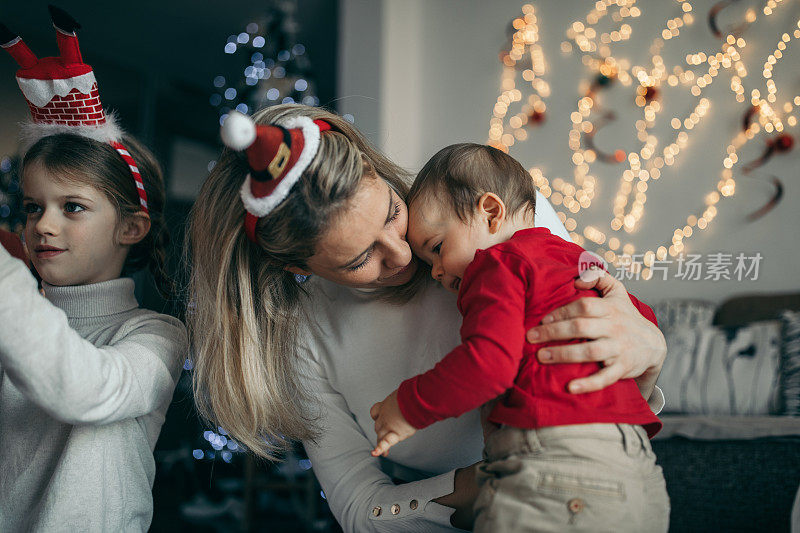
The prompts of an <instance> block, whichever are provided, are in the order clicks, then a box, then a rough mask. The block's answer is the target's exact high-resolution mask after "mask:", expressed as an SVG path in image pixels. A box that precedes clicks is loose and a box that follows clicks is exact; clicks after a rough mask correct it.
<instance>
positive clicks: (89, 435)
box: [0, 246, 187, 532]
mask: <svg viewBox="0 0 800 533" xmlns="http://www.w3.org/2000/svg"><path fill="white" fill-rule="evenodd" d="M133 289H134V283H133V280H131V279H129V278H119V279H115V280H111V281H106V282H103V283H96V284H92V285H84V286H72V287H54V286H50V285H45V289H44V292H45V297H46V298H43V297H42V295H41V294H40V293H39V291H38V289H37V287H36V281H35V280H34V278H33V276H32V275H31V273H30V272H29V271H28V269H27V268H26V267H25V265H24V264H23V263H22V262H21V261H19V260H17V259H13V258H12V257H11V256H10V255H9V254H8V252H7V251H6V250H5V249H4V248H3V247H2V246H0V531H3V532H14V531H66V530H69V531H115V532H116V531H146V530H147V528H148V527H149V525H150V521H151V519H152V514H153V499H152V494H151V490H152V486H153V478H154V476H155V463H154V461H153V447H154V446H155V443H156V440H157V438H158V434H159V432H160V431H161V425H162V424H163V422H164V415H165V413H166V411H167V408H168V407H169V403H170V400H171V399H172V393H173V391H174V388H175V384H176V382H177V379H178V375H179V373H180V369H181V362H182V360H183V358H185V356H186V353H187V339H186V330H185V328H184V326H183V324H182V323H181V322H180V321H179V320H177V319H175V318H172V317H170V316H166V315H160V314H157V313H155V312H153V311H148V310H145V309H139V306H138V303H137V302H136V299H135V297H134V294H133Z"/></svg>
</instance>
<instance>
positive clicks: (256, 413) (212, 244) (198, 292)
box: [187, 105, 415, 459]
mask: <svg viewBox="0 0 800 533" xmlns="http://www.w3.org/2000/svg"><path fill="white" fill-rule="evenodd" d="M299 115H302V116H308V117H310V118H312V119H314V120H316V119H323V120H325V121H327V122H328V123H330V125H331V126H332V130H331V131H327V132H325V133H323V134H322V135H321V139H320V146H319V150H318V152H317V155H316V157H315V158H314V159H313V161H312V162H311V164H310V165H309V166H308V168H307V169H306V170H305V171H304V172H303V174H302V176H301V177H300V180H299V181H298V183H297V184H295V186H294V187H293V188H292V190H291V192H290V193H289V196H288V197H287V198H286V200H284V201H283V202H282V203H281V204H280V205H279V206H278V207H277V208H276V209H275V210H274V211H272V212H271V213H270V214H268V215H267V216H265V217H263V218H261V219H259V221H258V224H257V225H256V239H257V241H258V244H255V243H253V242H251V241H250V240H248V238H247V236H246V235H245V233H244V229H243V221H244V216H245V210H244V206H243V204H242V201H241V199H240V197H239V189H240V187H241V186H242V183H243V181H244V179H245V176H246V175H247V172H248V167H247V163H246V160H245V159H244V157H243V156H242V155H241V154H238V153H234V152H232V151H230V150H228V149H225V150H224V151H223V153H222V154H221V156H220V158H219V160H218V162H217V164H216V166H215V167H214V169H213V170H212V171H211V174H210V175H209V176H208V179H206V181H205V183H204V184H203V186H202V188H201V190H200V193H199V195H198V198H197V201H196V202H195V204H194V207H193V208H192V211H191V213H190V215H189V225H188V230H187V231H188V239H187V242H188V243H189V246H190V247H191V248H190V249H189V250H188V253H189V254H190V261H191V265H192V268H191V275H190V280H189V309H187V322H188V325H189V334H190V338H191V341H192V348H193V358H194V374H193V375H194V378H193V384H194V393H195V402H196V404H197V407H198V410H199V412H200V414H201V415H202V416H203V417H204V418H205V419H206V420H207V421H209V422H210V423H212V424H214V425H219V426H221V427H223V428H224V429H225V431H227V432H228V433H229V434H230V435H232V436H233V437H234V438H235V439H237V440H238V441H239V442H241V443H242V444H244V445H245V446H246V447H247V448H248V449H249V450H251V451H252V452H254V453H256V454H257V455H259V456H262V457H265V458H267V459H276V458H277V457H278V455H279V454H280V452H282V451H284V450H285V449H286V447H287V446H288V445H289V443H290V442H291V441H292V440H304V439H313V438H314V437H315V436H316V435H317V429H316V425H315V418H314V416H313V415H312V414H311V413H310V412H309V411H308V410H307V407H308V406H309V405H312V404H311V403H309V400H310V398H309V395H308V394H307V391H305V390H304V388H303V386H302V385H301V383H300V380H299V371H300V368H299V365H300V364H301V361H300V360H299V357H298V351H297V332H298V321H299V320H300V298H301V295H303V287H302V285H301V284H299V283H298V282H297V280H296V279H295V275H294V274H292V273H291V272H288V271H287V270H286V267H287V266H296V267H300V268H306V267H307V265H306V261H307V260H308V258H309V257H311V256H312V255H314V252H315V248H316V245H317V242H318V239H319V238H320V236H322V235H323V233H324V232H325V230H326V228H327V226H328V224H329V223H330V222H331V220H332V219H333V217H335V216H336V215H337V213H339V212H340V210H341V209H342V208H343V207H344V206H345V205H346V204H347V202H348V201H349V200H350V199H351V198H352V197H353V196H354V195H355V193H356V191H357V189H358V186H359V184H360V183H361V179H362V177H364V176H379V177H381V178H383V179H384V180H385V181H386V182H387V183H388V184H389V185H390V186H391V187H392V188H394V189H395V190H396V191H397V192H398V194H400V196H402V197H405V195H406V194H407V192H408V179H407V178H408V177H407V175H406V174H405V172H404V171H403V170H402V169H400V168H399V167H397V166H396V165H394V164H393V163H392V162H391V161H389V160H388V159H387V158H386V157H384V156H383V155H381V154H380V153H379V152H378V151H377V150H375V149H374V148H373V147H372V146H370V144H369V143H368V141H367V140H366V139H365V138H364V136H363V135H362V134H361V133H360V132H358V130H356V129H355V128H354V127H353V126H352V125H351V124H350V123H349V122H347V121H346V120H344V119H342V118H341V117H339V116H338V115H335V114H333V113H331V112H329V111H326V110H324V109H321V108H314V107H307V106H300V105H278V106H273V107H269V108H266V109H262V110H260V111H258V112H256V113H255V114H254V115H253V119H254V120H255V121H256V122H257V123H261V124H265V123H280V122H281V121H282V120H285V119H288V118H290V117H295V116H299ZM414 285H415V284H411V285H410V286H409V288H408V289H407V290H406V291H405V292H404V291H392V293H391V295H390V297H391V298H394V300H395V301H402V300H404V299H408V298H409V297H410V295H411V294H413V291H414Z"/></svg>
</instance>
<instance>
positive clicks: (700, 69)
mask: <svg viewBox="0 0 800 533" xmlns="http://www.w3.org/2000/svg"><path fill="white" fill-rule="evenodd" d="M670 3H671V5H672V6H673V7H671V8H670V9H671V11H672V12H671V13H670V14H669V15H668V16H666V17H665V19H664V20H663V21H662V23H661V24H660V26H659V29H658V31H657V32H656V33H655V34H654V35H652V36H651V37H648V36H645V37H643V36H642V35H641V34H637V40H638V42H639V43H643V44H644V46H642V47H639V48H641V49H642V50H647V52H648V54H647V56H648V57H647V60H646V61H640V62H639V63H637V62H634V61H633V60H631V59H630V58H628V57H626V56H625V55H624V50H622V48H621V46H622V44H623V43H626V42H628V41H630V40H631V38H632V36H633V35H634V33H636V32H637V31H639V32H641V31H644V30H642V29H639V28H642V27H643V24H642V22H643V20H642V19H643V17H644V16H645V11H646V10H647V9H648V5H647V4H646V3H644V2H637V0H599V1H597V2H595V3H594V4H593V7H592V8H591V9H590V10H589V11H588V13H587V14H586V15H585V17H583V18H582V19H580V20H575V21H574V22H572V24H571V25H570V26H569V27H568V28H567V29H566V40H564V41H563V42H562V43H561V52H562V54H563V55H564V56H565V57H566V58H570V57H571V58H575V59H578V60H579V61H580V63H581V65H582V67H583V68H584V69H585V71H586V73H587V75H586V79H585V81H583V82H581V83H580V84H579V87H578V88H577V91H576V96H577V98H576V101H577V105H576V106H575V109H574V111H572V112H571V114H570V116H569V120H570V121H571V123H572V128H571V131H570V132H569V138H568V146H569V149H570V153H571V162H570V163H571V167H572V177H571V178H570V179H564V178H561V177H552V178H549V177H546V176H545V175H544V172H543V171H542V170H541V169H540V168H537V167H533V168H531V169H530V173H531V176H532V178H533V180H534V182H535V184H536V186H537V187H538V188H539V190H540V191H541V192H542V194H544V195H545V197H548V198H549V200H550V202H551V204H552V205H553V207H554V208H555V209H556V211H557V212H558V215H559V217H560V218H561V220H562V222H563V223H564V225H565V226H566V228H567V230H568V231H570V234H571V236H572V238H573V239H574V241H575V242H576V243H578V244H580V245H582V246H585V247H587V248H591V249H593V251H595V252H597V253H599V254H600V255H601V256H602V257H603V258H604V259H606V260H607V261H608V262H609V263H614V264H617V265H618V266H619V265H620V264H621V263H624V264H626V265H630V266H629V267H628V268H630V269H632V270H635V271H636V272H637V273H640V274H641V277H642V278H643V279H650V278H651V277H652V270H651V269H652V267H653V266H654V264H655V263H657V262H659V261H665V260H666V259H667V257H677V256H679V255H681V254H685V252H686V241H687V240H688V239H690V238H691V237H692V236H693V235H694V234H696V233H697V232H698V231H702V230H705V229H706V228H708V227H709V224H711V223H712V221H713V220H714V218H715V217H716V216H717V209H718V207H717V206H718V204H719V203H720V202H721V201H722V200H728V199H730V198H732V197H733V196H734V195H735V192H736V177H735V176H734V172H737V173H738V175H739V176H744V177H752V178H754V179H757V178H756V177H755V176H754V175H750V174H752V172H753V170H754V169H755V168H758V167H760V166H762V165H764V164H766V163H767V161H769V160H770V158H771V157H773V156H774V155H776V154H787V153H789V152H790V151H791V150H792V148H793V145H794V143H793V139H794V137H793V136H792V134H791V133H790V132H789V131H788V129H790V128H794V127H795V126H796V125H797V118H798V117H797V114H798V113H797V111H798V109H797V108H798V106H800V91H797V89H800V88H797V89H795V90H796V92H797V94H794V93H793V94H792V95H791V96H790V97H788V98H787V97H785V96H784V95H781V98H780V99H779V95H778V89H777V87H776V84H775V81H774V79H773V71H774V70H775V68H776V65H777V64H778V63H780V61H781V59H782V58H784V57H785V54H787V53H788V50H789V48H790V47H791V46H793V45H794V44H795V42H796V40H797V39H800V20H798V19H796V18H795V19H789V18H788V15H790V13H788V12H787V7H786V6H787V5H788V4H790V3H789V2H784V1H783V0H768V1H766V2H765V3H763V5H761V6H760V8H758V9H756V8H755V7H746V6H745V7H746V9H744V13H743V14H742V13H740V12H741V11H742V9H741V8H742V5H740V6H738V7H737V9H736V10H734V9H732V8H730V6H731V4H734V3H735V2H733V1H731V0H725V1H722V2H718V3H716V4H714V5H712V6H711V7H710V8H709V11H708V12H707V20H708V26H709V29H710V31H711V33H712V34H713V35H714V36H715V37H717V38H718V39H719V45H718V48H717V49H706V50H690V49H686V48H685V47H683V48H682V47H681V36H682V35H683V34H685V33H686V32H687V30H688V29H689V28H690V27H692V26H693V25H694V24H696V22H697V19H698V16H699V15H698V14H697V13H696V12H695V4H694V3H693V2H692V1H690V0H672V1H671V2H670ZM651 6H652V4H651ZM662 6H663V4H662ZM782 10H783V13H784V14H780V13H782ZM789 11H790V10H789ZM735 13H739V15H734V14H735ZM795 15H796V12H795ZM775 16H777V17H783V18H785V19H786V24H784V25H785V26H787V27H786V28H785V30H786V31H785V32H783V33H780V34H778V35H777V36H776V40H775V46H774V50H772V52H771V53H770V54H768V55H767V57H765V58H763V61H760V63H761V64H759V65H758V67H755V66H754V65H753V64H752V63H753V62H752V61H749V64H746V60H745V58H744V57H743V56H744V55H745V54H744V49H745V47H746V46H747V45H748V41H747V38H748V37H747V35H748V31H749V30H750V29H751V28H752V27H755V26H754V25H757V24H758V23H759V21H760V20H763V19H766V18H768V17H775ZM737 17H738V18H737ZM701 20H702V19H701ZM780 20H782V19H780ZM648 22H650V23H652V22H653V17H652V16H651V17H650V18H649V19H648ZM789 23H791V28H789V27H788V24H789ZM540 24H542V21H540V20H539V18H538V15H537V11H536V8H535V7H534V6H533V5H531V4H526V5H524V6H522V14H521V15H520V16H519V17H516V18H515V19H514V20H513V21H512V28H513V29H514V33H513V34H512V36H511V38H510V47H509V49H508V50H507V52H506V53H501V61H502V63H503V73H502V75H501V82H500V89H501V92H500V95H499V96H498V98H497V100H496V102H495V104H494V108H493V112H492V117H491V119H490V120H489V135H488V141H487V142H488V144H489V145H491V146H494V147H496V148H498V149H500V150H503V151H506V152H508V151H510V150H512V149H513V150H524V145H525V143H526V142H527V141H530V140H531V139H532V138H533V137H534V136H535V135H536V134H537V132H538V130H531V122H534V121H533V117H534V116H535V114H536V113H537V112H538V113H544V112H545V110H546V109H547V105H546V100H547V99H548V98H552V97H553V95H551V87H550V85H549V83H548V81H547V73H548V69H547V57H553V56H554V55H555V54H553V53H550V54H549V55H546V54H545V51H544V50H543V49H542V46H541V45H540V39H539V27H540ZM665 51H668V52H669V54H667V53H665ZM676 55H680V57H682V58H683V61H681V62H679V63H675V64H668V63H667V60H666V59H665V57H674V56H676ZM750 59H752V58H750ZM759 74H760V76H759ZM721 76H723V77H725V78H728V79H729V86H730V93H729V94H730V95H731V99H730V100H729V101H720V99H719V98H712V97H711V96H710V94H709V88H710V87H711V86H712V84H714V83H715V82H718V80H719V79H720V77H721ZM519 78H522V79H521V80H520V79H519ZM795 83H796V82H795ZM610 91H628V92H630V94H631V99H632V100H633V103H634V106H635V107H634V108H633V109H635V111H634V113H635V115H634V116H633V117H631V111H630V109H610V108H608V104H605V103H604V102H605V100H606V99H607V98H606V94H607V93H609V92H610ZM559 96H561V95H559ZM677 96H681V98H677ZM687 98H689V99H690V100H689V101H690V102H691V105H689V106H688V107H687V108H686V109H684V110H682V111H681V110H679V109H676V108H675V106H676V105H678V104H676V103H675V102H676V99H677V100H680V101H681V102H685V101H686V99H687ZM712 105H725V106H730V105H734V106H742V107H743V108H744V109H743V113H744V117H745V118H744V120H743V127H742V129H741V130H738V131H731V132H730V133H727V134H726V133H725V132H724V131H720V135H729V137H728V139H729V140H728V142H727V143H726V149H725V154H724V156H722V158H721V161H720V172H719V176H718V179H717V183H716V187H715V188H712V189H711V190H708V191H707V192H706V193H705V194H703V195H702V197H703V198H704V206H703V207H702V208H701V209H700V210H698V211H697V212H695V213H690V214H687V216H686V218H685V223H683V224H681V225H679V226H677V227H675V228H674V229H673V230H671V232H670V233H668V234H667V235H666V236H665V238H664V240H663V241H662V242H655V243H653V242H648V243H644V242H636V235H635V234H636V231H637V229H638V227H639V225H640V221H641V219H642V216H643V215H644V213H645V209H646V206H647V200H648V189H649V188H650V187H652V186H653V185H655V183H656V181H657V180H659V179H661V180H665V179H666V180H669V178H670V176H671V174H670V172H669V168H670V167H671V166H673V165H674V164H675V162H676V161H677V160H678V159H679V158H680V154H681V151H682V150H685V149H686V147H687V146H688V145H689V144H690V141H691V138H692V134H693V130H694V129H695V128H696V127H697V126H698V125H699V124H701V123H702V122H703V121H704V119H706V117H707V116H708V113H709V109H710V108H711V107H712ZM668 110H669V111H668ZM563 119H564V118H563V117H549V120H563ZM623 119H630V122H632V123H633V125H634V127H635V140H634V142H633V143H631V141H626V140H625V139H620V138H617V137H615V138H609V139H604V138H602V133H601V132H600V130H601V129H602V128H603V127H606V126H608V125H609V124H610V123H611V122H612V121H621V120H623ZM540 122H541V121H538V122H536V124H538V123H540ZM657 124H658V125H659V126H660V125H662V124H663V125H668V127H669V130H670V132H671V133H670V134H669V136H668V137H667V138H664V135H663V133H662V134H659V135H656V134H655V131H656V130H657V128H656V125H657ZM543 131H546V128H545V130H543ZM753 140H755V141H756V142H763V143H764V147H765V148H764V152H763V154H762V156H761V157H760V158H758V159H757V160H755V161H753V162H752V163H750V164H748V165H744V164H742V163H741V162H740V159H739V155H738V154H739V153H740V152H741V150H742V148H743V147H744V146H745V145H747V144H748V143H750V142H751V141H753ZM637 141H638V143H637ZM626 142H627V143H629V144H628V145H626V144H625V143H626ZM512 147H513V148H512ZM596 165H614V166H616V167H617V168H619V171H618V173H619V174H618V184H617V192H616V197H615V199H614V200H613V205H612V207H611V213H610V214H611V216H610V218H609V219H608V224H607V227H594V226H590V225H582V227H580V228H579V222H578V218H579V217H577V216H576V215H578V214H579V213H580V212H581V211H582V210H589V209H592V208H594V210H597V209H599V206H593V201H594V200H595V197H596V189H597V185H598V178H597V169H598V168H599V167H597V166H596ZM593 169H595V171H594V172H593ZM603 173H604V174H606V175H607V174H608V172H607V169H606V170H603ZM761 182H763V183H765V184H767V183H769V186H770V187H773V188H774V189H775V192H774V193H773V195H772V198H771V199H770V200H769V202H768V203H767V204H766V205H765V206H763V207H762V208H760V209H758V210H757V211H755V212H753V213H752V214H751V215H750V216H749V217H748V218H747V220H749V221H755V220H758V219H760V218H761V217H763V216H764V215H766V214H767V213H768V212H769V211H770V210H771V209H772V208H774V206H775V205H777V203H778V202H779V201H780V199H781V196H782V193H783V185H782V183H781V181H780V179H779V178H778V177H777V176H770V179H769V180H768V181H766V180H763V179H761ZM609 185H610V183H604V186H606V187H608V186H609ZM697 187H698V195H700V194H701V193H700V189H699V187H700V184H698V185H697ZM623 256H625V257H626V259H625V261H620V259H621V258H622V257H623ZM630 256H634V257H636V258H638V260H634V261H631V260H630Z"/></svg>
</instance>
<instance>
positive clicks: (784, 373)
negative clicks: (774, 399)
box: [780, 311, 800, 416]
mask: <svg viewBox="0 0 800 533" xmlns="http://www.w3.org/2000/svg"><path fill="white" fill-rule="evenodd" d="M781 326H782V336H783V339H782V341H783V342H782V345H781V361H780V382H781V400H782V401H781V414H784V415H789V416H800V312H797V311H784V312H783V313H782V314H781Z"/></svg>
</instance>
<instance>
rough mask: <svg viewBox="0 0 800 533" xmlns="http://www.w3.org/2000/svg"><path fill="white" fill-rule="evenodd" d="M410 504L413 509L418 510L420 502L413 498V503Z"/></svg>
mask: <svg viewBox="0 0 800 533" xmlns="http://www.w3.org/2000/svg"><path fill="white" fill-rule="evenodd" d="M408 506H409V507H410V508H411V510H412V511H416V510H417V507H418V506H419V502H418V501H417V500H411V503H410V504H409V505H408Z"/></svg>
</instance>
